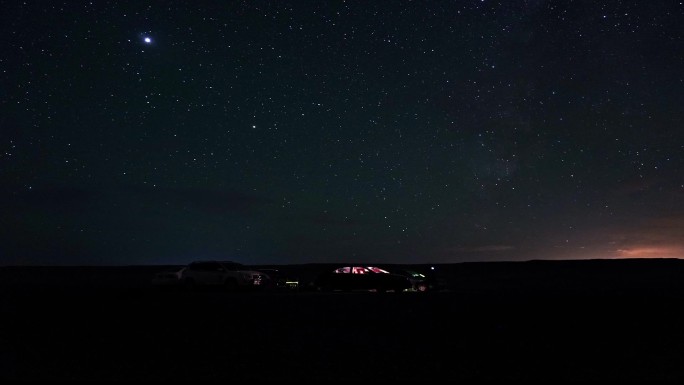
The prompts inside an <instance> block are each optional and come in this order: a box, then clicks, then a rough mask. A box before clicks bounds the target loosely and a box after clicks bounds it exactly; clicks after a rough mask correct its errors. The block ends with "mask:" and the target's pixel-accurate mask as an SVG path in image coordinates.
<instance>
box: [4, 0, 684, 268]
mask: <svg viewBox="0 0 684 385" xmlns="http://www.w3.org/2000/svg"><path fill="white" fill-rule="evenodd" d="M682 16H683V6H682V4H681V2H679V1H656V2H650V1H612V2H595V1H563V2H551V1H542V0H531V1H487V0H485V1H479V0H478V1H451V2H446V1H439V2H437V1H428V2H424V1H391V2H389V1H388V2H367V1H346V2H342V1H335V2H332V1H295V2H289V1H236V2H181V1H169V2H154V3H145V2H137V1H96V2H93V3H92V4H90V3H88V2H71V1H69V2H63V3H60V2H44V1H26V2H9V3H5V4H3V12H2V16H0V31H1V32H2V36H4V38H3V39H1V41H0V48H2V52H3V55H2V58H1V59H0V81H1V83H0V85H1V87H0V89H1V90H2V91H1V93H0V110H1V111H2V113H1V114H0V138H1V140H0V146H2V148H0V194H1V195H0V198H2V199H1V201H0V210H1V214H0V224H1V225H2V228H3V231H2V234H1V235H0V264H139V263H140V264H146V263H155V264H156V263H184V262H187V261H190V260H195V259H205V258H221V259H232V260H237V261H240V262H244V263H251V264H259V263H302V262H332V261H343V260H357V261H369V262H396V263H423V262H461V261H489V260H527V259H568V258H569V259H574V258H615V257H678V256H682V255H684V241H682V239H684V203H682V202H684V199H683V198H684V173H683V172H682V171H683V170H682V169H683V166H684V133H683V132H684V131H683V130H682V127H684V122H683V119H682V118H683V116H684V113H683V111H684V109H682V105H683V103H684V92H683V91H684V73H683V72H684V71H683V69H684V45H683V42H682V28H681V25H682V23H684V17H682ZM146 37H149V38H150V40H151V41H150V43H147V42H146V41H145V38H146Z"/></svg>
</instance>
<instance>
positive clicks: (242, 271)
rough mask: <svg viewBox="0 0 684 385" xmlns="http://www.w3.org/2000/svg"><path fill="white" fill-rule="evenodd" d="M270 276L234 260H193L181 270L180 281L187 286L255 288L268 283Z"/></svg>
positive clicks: (233, 288)
mask: <svg viewBox="0 0 684 385" xmlns="http://www.w3.org/2000/svg"><path fill="white" fill-rule="evenodd" d="M268 280H269V276H268V275H267V274H265V273H263V272H260V271H255V270H252V269H250V268H248V267H247V266H245V265H242V264H240V263H237V262H232V261H198V262H192V263H191V264H189V265H188V266H186V267H185V268H183V269H182V270H181V271H180V281H181V282H182V283H183V285H185V286H186V287H187V288H194V287H197V286H222V287H224V288H226V289H229V290H235V289H239V288H244V289H255V288H260V287H263V286H265V285H266V284H267V281H268Z"/></svg>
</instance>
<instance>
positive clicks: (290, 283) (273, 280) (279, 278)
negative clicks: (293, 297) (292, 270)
mask: <svg viewBox="0 0 684 385" xmlns="http://www.w3.org/2000/svg"><path fill="white" fill-rule="evenodd" d="M258 271H260V272H262V273H265V274H266V275H268V276H269V278H270V279H269V280H268V283H267V287H268V288H270V289H276V290H298V289H299V278H298V277H295V276H293V275H292V274H288V273H286V272H284V271H282V270H279V269H274V268H263V269H258Z"/></svg>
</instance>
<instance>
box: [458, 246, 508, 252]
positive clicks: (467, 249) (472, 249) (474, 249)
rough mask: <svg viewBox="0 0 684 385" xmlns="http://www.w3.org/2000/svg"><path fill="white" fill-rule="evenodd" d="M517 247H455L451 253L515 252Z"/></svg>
mask: <svg viewBox="0 0 684 385" xmlns="http://www.w3.org/2000/svg"><path fill="white" fill-rule="evenodd" d="M515 249H516V247H515V246H509V245H485V246H471V247H453V248H451V251H455V252H460V253H489V252H499V251H510V250H515Z"/></svg>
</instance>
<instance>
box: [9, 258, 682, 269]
mask: <svg viewBox="0 0 684 385" xmlns="http://www.w3.org/2000/svg"><path fill="white" fill-rule="evenodd" d="M683 259H684V258H680V257H654V258H581V259H539V258H537V259H527V260H500V261H463V262H446V263H445V262H439V263H430V262H423V263H391V262H359V261H353V262H350V261H340V262H306V263H259V264H246V263H243V264H244V265H246V266H306V265H341V264H344V265H397V266H427V265H432V266H449V265H463V264H497V263H529V262H592V261H662V260H678V261H679V260H683ZM196 261H219V259H201V260H200V259H198V260H196ZM196 261H191V262H196ZM221 261H222V260H221ZM191 262H188V263H185V264H173V263H172V264H162V263H156V264H126V265H69V264H63V265H41V264H36V265H0V269H4V268H76V267H88V268H112V267H115V268H122V267H157V266H158V267H163V266H186V265H188V264H189V263H191ZM236 262H237V261H236ZM238 263H241V262H238Z"/></svg>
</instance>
